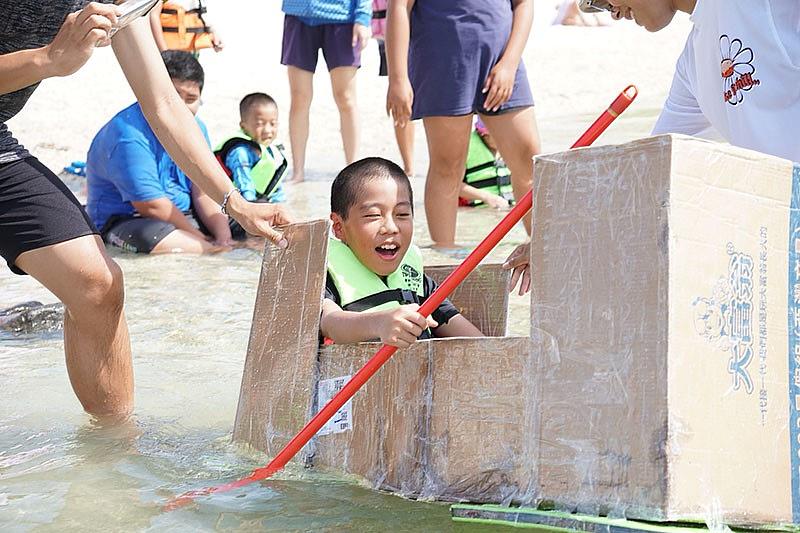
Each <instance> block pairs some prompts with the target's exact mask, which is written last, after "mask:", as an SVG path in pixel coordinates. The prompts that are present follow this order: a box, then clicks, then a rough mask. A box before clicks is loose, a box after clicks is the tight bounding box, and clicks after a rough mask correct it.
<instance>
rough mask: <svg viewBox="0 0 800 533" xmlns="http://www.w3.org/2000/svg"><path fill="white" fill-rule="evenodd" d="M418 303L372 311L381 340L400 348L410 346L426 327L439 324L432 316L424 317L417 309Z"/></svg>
mask: <svg viewBox="0 0 800 533" xmlns="http://www.w3.org/2000/svg"><path fill="white" fill-rule="evenodd" d="M418 310H419V306H418V305H417V304H408V305H401V306H400V307H398V308H397V309H390V310H388V311H380V312H377V313H371V314H370V316H371V317H373V318H374V324H375V327H376V329H375V332H376V333H377V335H376V336H377V337H379V338H380V339H381V342H382V343H384V344H388V345H390V346H396V347H398V348H408V347H409V346H411V345H412V344H414V343H415V342H417V337H419V336H420V335H421V334H422V332H423V330H425V328H435V327H436V326H438V324H437V323H436V321H435V320H434V319H432V318H431V317H427V318H426V317H424V316H422V315H421V314H419V313H418V312H417V311H418Z"/></svg>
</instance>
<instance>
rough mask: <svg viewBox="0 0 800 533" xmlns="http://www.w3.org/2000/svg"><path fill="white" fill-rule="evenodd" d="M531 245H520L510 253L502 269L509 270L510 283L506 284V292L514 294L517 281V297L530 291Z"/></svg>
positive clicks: (528, 243) (527, 243)
mask: <svg viewBox="0 0 800 533" xmlns="http://www.w3.org/2000/svg"><path fill="white" fill-rule="evenodd" d="M530 257H531V243H530V242H526V243H523V244H520V245H519V246H517V247H516V249H515V250H514V251H513V252H511V255H509V256H508V259H506V262H505V263H503V269H505V270H511V281H510V282H509V284H508V292H514V287H515V286H516V284H517V281H519V295H520V296H522V295H523V294H525V293H526V292H528V291H529V290H531V264H530V261H531V260H530Z"/></svg>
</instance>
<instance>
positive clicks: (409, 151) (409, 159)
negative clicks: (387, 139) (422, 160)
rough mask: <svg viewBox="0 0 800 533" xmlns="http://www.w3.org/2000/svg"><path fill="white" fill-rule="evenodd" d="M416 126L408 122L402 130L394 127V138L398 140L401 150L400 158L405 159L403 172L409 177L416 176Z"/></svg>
mask: <svg viewBox="0 0 800 533" xmlns="http://www.w3.org/2000/svg"><path fill="white" fill-rule="evenodd" d="M415 128H416V125H415V124H414V123H413V122H408V123H407V124H406V125H405V126H403V127H402V128H401V127H399V126H395V127H394V136H395V138H396V139H397V147H398V148H399V149H400V157H402V158H403V170H404V171H405V173H406V175H407V176H409V177H413V176H414V130H415Z"/></svg>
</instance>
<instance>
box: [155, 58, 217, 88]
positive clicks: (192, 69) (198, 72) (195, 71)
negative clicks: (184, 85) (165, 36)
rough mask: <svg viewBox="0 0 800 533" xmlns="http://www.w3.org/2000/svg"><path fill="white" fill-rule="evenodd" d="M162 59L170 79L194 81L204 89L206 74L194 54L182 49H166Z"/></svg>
mask: <svg viewBox="0 0 800 533" xmlns="http://www.w3.org/2000/svg"><path fill="white" fill-rule="evenodd" d="M161 59H163V60H164V65H166V67H167V72H168V73H169V77H170V79H172V80H178V81H194V82H197V84H198V85H200V90H201V91H202V90H203V84H204V83H205V80H206V75H205V72H203V67H202V65H200V62H199V61H198V60H197V58H196V57H194V56H193V55H192V54H190V53H189V52H184V51H182V50H164V51H163V52H161Z"/></svg>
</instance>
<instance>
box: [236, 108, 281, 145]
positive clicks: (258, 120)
mask: <svg viewBox="0 0 800 533" xmlns="http://www.w3.org/2000/svg"><path fill="white" fill-rule="evenodd" d="M239 125H240V126H241V127H242V129H243V130H244V131H245V133H247V134H248V135H249V136H250V137H251V138H253V140H255V141H257V142H259V143H261V144H263V145H267V146H268V145H270V144H272V141H274V140H275V136H277V135H278V108H277V107H276V106H274V105H272V104H268V105H254V106H252V107H251V108H250V109H249V110H248V111H247V114H246V115H245V116H244V118H243V119H242V121H241V122H240V123H239Z"/></svg>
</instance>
